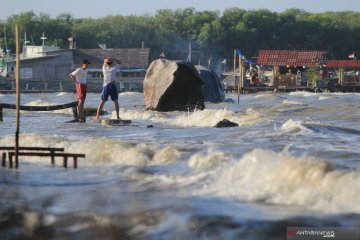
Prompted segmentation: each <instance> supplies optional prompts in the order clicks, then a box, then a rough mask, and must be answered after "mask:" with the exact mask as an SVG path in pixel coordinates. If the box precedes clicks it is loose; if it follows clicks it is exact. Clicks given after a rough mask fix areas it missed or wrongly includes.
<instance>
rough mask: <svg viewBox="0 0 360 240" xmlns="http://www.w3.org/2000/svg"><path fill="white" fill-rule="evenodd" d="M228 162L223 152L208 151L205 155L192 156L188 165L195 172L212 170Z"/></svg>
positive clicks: (196, 154)
mask: <svg viewBox="0 0 360 240" xmlns="http://www.w3.org/2000/svg"><path fill="white" fill-rule="evenodd" d="M228 160H229V157H228V156H227V155H226V154H225V153H224V152H221V151H212V150H210V151H208V152H207V153H206V154H204V153H195V154H193V155H192V156H191V157H190V159H189V161H188V165H189V167H191V168H192V169H193V170H195V171H203V170H209V169H213V168H215V167H217V166H219V165H221V164H223V163H224V162H227V161H228Z"/></svg>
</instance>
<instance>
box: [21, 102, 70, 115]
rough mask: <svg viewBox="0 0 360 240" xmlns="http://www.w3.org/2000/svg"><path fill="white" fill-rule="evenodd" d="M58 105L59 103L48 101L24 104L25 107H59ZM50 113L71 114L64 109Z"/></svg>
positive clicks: (68, 110) (68, 109)
mask: <svg viewBox="0 0 360 240" xmlns="http://www.w3.org/2000/svg"><path fill="white" fill-rule="evenodd" d="M59 104H61V103H54V102H48V101H44V100H34V101H31V102H28V103H26V104H25V106H54V105H59ZM23 112H27V111H23ZM40 112H41V111H40ZM51 112H53V113H60V114H72V109H71V108H66V109H60V110H54V111H51Z"/></svg>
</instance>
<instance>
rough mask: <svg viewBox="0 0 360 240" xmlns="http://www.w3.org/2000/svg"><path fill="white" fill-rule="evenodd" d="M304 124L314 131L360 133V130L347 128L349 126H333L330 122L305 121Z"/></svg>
mask: <svg viewBox="0 0 360 240" xmlns="http://www.w3.org/2000/svg"><path fill="white" fill-rule="evenodd" d="M303 126H305V127H307V128H308V129H310V130H312V131H314V132H330V131H331V132H338V133H345V134H356V135H360V130H357V129H353V128H347V127H339V126H333V125H329V124H323V123H303Z"/></svg>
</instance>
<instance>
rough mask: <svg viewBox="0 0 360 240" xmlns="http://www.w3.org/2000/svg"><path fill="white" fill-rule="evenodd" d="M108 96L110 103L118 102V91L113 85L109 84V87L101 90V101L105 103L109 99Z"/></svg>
mask: <svg viewBox="0 0 360 240" xmlns="http://www.w3.org/2000/svg"><path fill="white" fill-rule="evenodd" d="M109 95H110V97H111V100H112V101H115V100H118V91H117V88H116V85H115V83H110V84H109V85H107V86H105V87H104V88H103V90H102V93H101V100H103V101H104V102H106V101H107V100H108V98H109Z"/></svg>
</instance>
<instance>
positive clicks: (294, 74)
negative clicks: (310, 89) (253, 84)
mask: <svg viewBox="0 0 360 240" xmlns="http://www.w3.org/2000/svg"><path fill="white" fill-rule="evenodd" d="M326 55H327V52H326V51H300V50H260V51H259V55H258V59H257V64H258V65H259V66H260V69H259V78H260V79H263V80H268V85H269V86H275V87H277V86H285V87H287V86H304V85H306V82H304V80H305V81H306V79H305V78H304V74H303V73H304V71H305V70H306V69H307V68H314V67H319V66H321V65H323V64H326V62H327V57H326ZM269 71H270V73H269Z"/></svg>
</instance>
